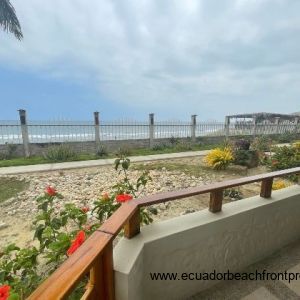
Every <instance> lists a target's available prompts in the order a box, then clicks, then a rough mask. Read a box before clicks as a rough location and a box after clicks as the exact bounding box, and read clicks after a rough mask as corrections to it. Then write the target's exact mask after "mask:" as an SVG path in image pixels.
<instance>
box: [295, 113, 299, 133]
mask: <svg viewBox="0 0 300 300" xmlns="http://www.w3.org/2000/svg"><path fill="white" fill-rule="evenodd" d="M298 125H299V117H295V129H294V131H295V133H298Z"/></svg>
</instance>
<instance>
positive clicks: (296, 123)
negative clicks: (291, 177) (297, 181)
mask: <svg viewBox="0 0 300 300" xmlns="http://www.w3.org/2000/svg"><path fill="white" fill-rule="evenodd" d="M299 119H300V118H299V117H295V122H294V124H295V128H294V131H295V133H298V131H299ZM299 178H300V176H299Z"/></svg>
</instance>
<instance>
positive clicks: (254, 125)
mask: <svg viewBox="0 0 300 300" xmlns="http://www.w3.org/2000/svg"><path fill="white" fill-rule="evenodd" d="M256 121H257V119H256V116H254V117H253V120H252V124H253V132H252V134H253V136H254V137H255V136H256Z"/></svg>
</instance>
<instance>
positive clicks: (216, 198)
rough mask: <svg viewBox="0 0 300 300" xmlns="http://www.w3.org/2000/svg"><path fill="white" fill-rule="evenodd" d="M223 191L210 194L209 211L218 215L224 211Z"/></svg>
mask: <svg viewBox="0 0 300 300" xmlns="http://www.w3.org/2000/svg"><path fill="white" fill-rule="evenodd" d="M222 201H223V190H222V189H219V190H214V191H212V192H211V193H210V200H209V211H211V212H213V213H216V212H219V211H221V210H222Z"/></svg>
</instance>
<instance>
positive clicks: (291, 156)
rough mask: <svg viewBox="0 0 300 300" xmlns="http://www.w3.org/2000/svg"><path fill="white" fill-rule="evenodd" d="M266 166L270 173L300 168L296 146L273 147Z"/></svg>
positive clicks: (299, 152) (299, 158) (299, 151)
mask: <svg viewBox="0 0 300 300" xmlns="http://www.w3.org/2000/svg"><path fill="white" fill-rule="evenodd" d="M272 151H273V155H272V156H271V157H270V158H269V159H268V161H267V165H268V166H269V167H270V169H271V170H272V171H276V170H284V169H290V168H295V167H300V150H299V148H297V147H296V146H283V147H274V148H273V149H272Z"/></svg>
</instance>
